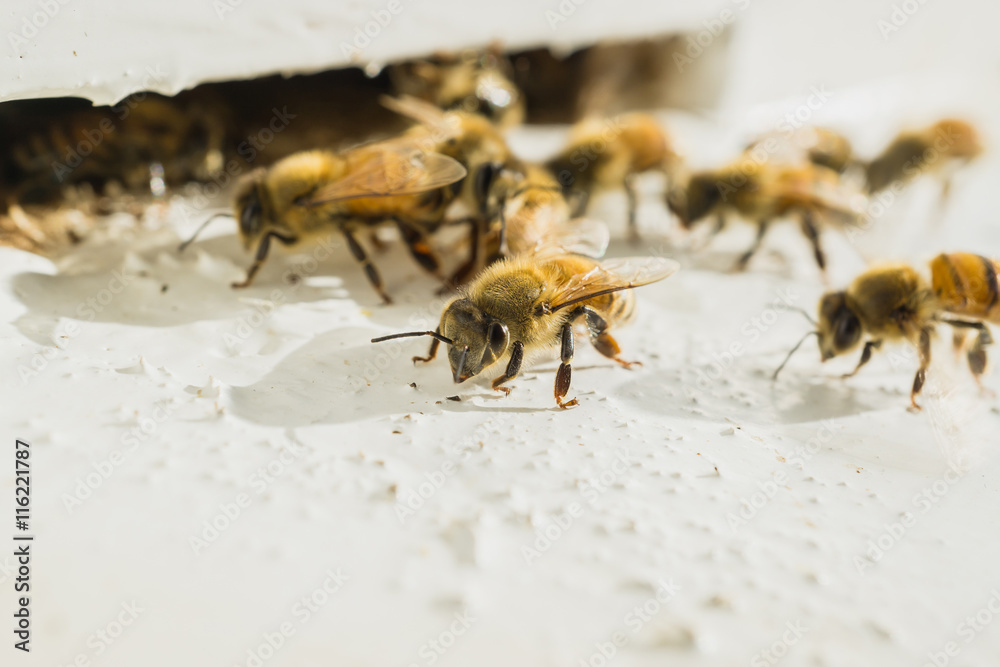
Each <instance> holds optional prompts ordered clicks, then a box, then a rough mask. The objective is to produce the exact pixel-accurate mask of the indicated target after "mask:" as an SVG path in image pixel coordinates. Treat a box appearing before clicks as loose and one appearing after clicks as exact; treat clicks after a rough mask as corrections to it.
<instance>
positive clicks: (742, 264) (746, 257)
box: [733, 220, 770, 271]
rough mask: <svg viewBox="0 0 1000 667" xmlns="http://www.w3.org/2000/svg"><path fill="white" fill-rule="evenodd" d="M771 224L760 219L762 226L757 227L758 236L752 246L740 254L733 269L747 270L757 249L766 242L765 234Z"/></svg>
mask: <svg viewBox="0 0 1000 667" xmlns="http://www.w3.org/2000/svg"><path fill="white" fill-rule="evenodd" d="M769 226H770V223H769V222H768V221H766V220H761V221H760V227H758V228H757V238H755V239H754V240H753V245H752V246H750V248H749V249H748V250H747V251H746V252H745V253H743V254H742V255H740V258H739V259H738V260H736V265H735V266H734V267H733V271H746V268H747V264H749V263H750V260H751V259H752V258H753V256H754V255H756V254H757V251H758V250H760V244H761V243H763V242H764V235H765V234H767V228H768V227H769Z"/></svg>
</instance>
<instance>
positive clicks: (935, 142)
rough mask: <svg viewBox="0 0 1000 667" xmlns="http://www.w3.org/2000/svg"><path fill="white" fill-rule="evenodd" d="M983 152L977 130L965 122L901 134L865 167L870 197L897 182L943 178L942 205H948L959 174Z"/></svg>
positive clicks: (951, 121) (950, 121) (940, 123)
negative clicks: (923, 176)
mask: <svg viewBox="0 0 1000 667" xmlns="http://www.w3.org/2000/svg"><path fill="white" fill-rule="evenodd" d="M982 152H983V144H982V140H981V139H980V137H979V133H978V131H977V130H976V128H975V127H973V126H972V125H971V124H969V123H968V122H966V121H964V120H957V119H944V120H940V121H938V122H936V123H934V124H933V125H930V126H928V127H925V128H923V129H920V130H914V131H906V132H901V133H900V134H899V135H898V136H896V138H895V139H893V140H892V141H891V142H890V143H889V145H888V146H886V147H885V149H884V150H883V151H882V153H881V154H879V155H878V156H877V157H876V158H875V159H873V160H872V161H871V162H868V163H867V164H866V165H865V182H866V187H867V190H868V192H869V193H870V194H874V193H878V192H881V191H882V190H884V189H886V188H888V187H889V186H891V185H892V184H893V183H895V182H897V181H898V182H900V183H906V182H909V181H911V180H913V179H914V178H916V177H917V176H919V175H921V174H926V173H934V174H937V175H938V176H939V178H941V204H942V206H943V205H944V204H945V203H947V200H948V197H949V195H950V193H951V184H952V179H953V178H954V175H955V172H956V171H958V169H960V168H961V167H963V166H965V165H966V164H968V163H969V162H971V161H972V160H974V159H975V158H976V157H978V156H979V155H980V154H981V153H982Z"/></svg>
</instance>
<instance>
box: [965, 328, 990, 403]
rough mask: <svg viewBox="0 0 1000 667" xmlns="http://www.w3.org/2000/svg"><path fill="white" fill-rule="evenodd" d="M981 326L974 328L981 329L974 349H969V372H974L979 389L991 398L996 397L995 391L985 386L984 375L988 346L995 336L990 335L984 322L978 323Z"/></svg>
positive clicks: (967, 355)
mask: <svg viewBox="0 0 1000 667" xmlns="http://www.w3.org/2000/svg"><path fill="white" fill-rule="evenodd" d="M977 324H978V325H979V326H976V327H974V328H976V329H979V335H977V336H976V340H975V342H973V344H972V347H970V348H969V352H968V354H966V358H967V359H968V360H969V370H970V371H972V377H974V378H975V380H976V384H977V385H979V388H980V389H981V390H982V391H983V392H985V393H987V394H990V395H991V396H992V395H994V393H993V391H992V390H990V389H988V388H987V387H986V386H984V385H983V373H985V372H986V362H987V357H986V349H985V348H986V346H987V345H992V344H993V336H991V335H990V330H989V329H988V328H986V325H985V324H983V323H982V322H979V323H977Z"/></svg>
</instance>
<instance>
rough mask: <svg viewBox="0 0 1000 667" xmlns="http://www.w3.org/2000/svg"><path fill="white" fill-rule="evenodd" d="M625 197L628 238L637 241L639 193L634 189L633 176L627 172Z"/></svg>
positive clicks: (633, 241)
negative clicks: (626, 200) (626, 201)
mask: <svg viewBox="0 0 1000 667" xmlns="http://www.w3.org/2000/svg"><path fill="white" fill-rule="evenodd" d="M624 186H625V197H626V198H627V199H628V240H629V241H631V242H632V243H638V242H639V240H640V238H639V220H638V210H639V195H638V194H637V193H636V191H635V176H633V175H632V174H629V175H628V176H626V177H625V183H624Z"/></svg>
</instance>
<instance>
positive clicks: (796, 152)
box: [743, 126, 856, 174]
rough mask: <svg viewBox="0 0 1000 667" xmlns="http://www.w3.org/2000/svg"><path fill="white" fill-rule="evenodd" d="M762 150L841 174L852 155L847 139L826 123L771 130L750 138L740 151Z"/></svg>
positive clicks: (766, 154)
mask: <svg viewBox="0 0 1000 667" xmlns="http://www.w3.org/2000/svg"><path fill="white" fill-rule="evenodd" d="M760 151H763V152H764V157H766V158H767V159H771V158H777V159H779V160H782V161H786V162H790V163H793V164H794V163H801V162H803V161H805V162H811V163H812V164H815V165H819V166H820V167H826V168H827V169H832V170H833V171H835V172H837V173H838V174H843V173H844V172H845V171H847V169H848V167H850V166H852V165H853V164H854V163H855V161H856V159H855V157H854V149H853V148H852V147H851V142H850V140H848V139H847V137H845V136H844V135H842V134H840V133H839V132H836V131H834V130H831V129H829V128H826V127H808V126H807V127H800V128H798V129H795V130H793V131H791V132H780V133H779V132H771V133H768V134H765V135H763V136H760V137H758V138H757V139H755V140H754V141H752V142H751V143H750V144H749V145H748V146H747V147H746V148H745V149H744V151H743V153H744V155H752V156H755V155H757V154H758V153H759V152H760Z"/></svg>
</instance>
